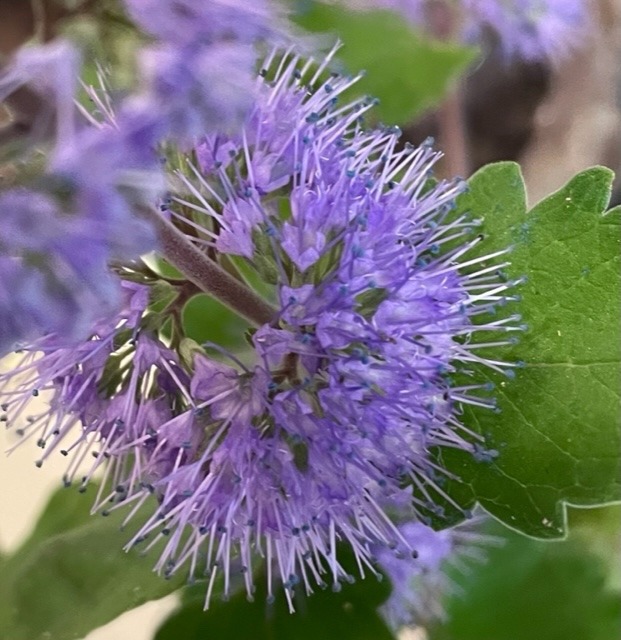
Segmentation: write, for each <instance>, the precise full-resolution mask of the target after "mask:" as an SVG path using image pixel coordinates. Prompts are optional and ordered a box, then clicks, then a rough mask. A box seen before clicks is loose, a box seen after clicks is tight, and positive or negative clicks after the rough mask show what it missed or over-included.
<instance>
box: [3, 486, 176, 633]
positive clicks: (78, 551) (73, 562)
mask: <svg viewBox="0 0 621 640" xmlns="http://www.w3.org/2000/svg"><path fill="white" fill-rule="evenodd" d="M90 504H91V500H90V498H89V497H88V493H87V494H86V496H84V495H82V494H79V493H77V492H75V491H70V490H68V489H61V490H59V491H58V492H57V493H55V494H54V495H53V496H52V498H51V500H50V502H49V503H48V506H47V508H46V509H45V511H44V513H43V514H42V515H41V517H40V519H39V521H38V522H37V525H36V526H35V529H34V531H33V532H32V534H31V536H30V537H29V538H28V540H27V541H26V542H25V543H24V545H23V546H22V547H21V548H20V549H19V550H18V551H17V552H16V553H15V554H13V555H12V556H9V557H8V558H5V559H4V561H3V565H2V573H1V575H0V636H1V637H2V639H3V640H70V639H74V638H82V637H84V636H85V635H86V634H87V633H88V632H89V631H91V630H92V629H95V628H96V627H99V626H101V625H103V624H105V623H107V622H109V621H110V620H113V619H114V618H116V617H117V616H119V615H120V614H122V613H123V612H125V611H128V610H129V609H133V608H134V607H137V606H139V605H141V604H143V603H144V602H147V601H149V600H154V599H157V598H162V597H163V596H165V595H168V594H169V593H171V592H173V591H175V590H177V589H178V588H179V587H180V586H181V584H182V583H183V581H184V578H183V576H179V577H175V578H173V579H171V580H168V581H167V580H165V579H164V578H162V577H160V576H158V575H156V574H155V573H154V572H153V565H154V563H155V561H156V558H157V556H156V555H155V554H149V555H148V556H147V557H142V556H140V555H139V554H138V553H137V552H136V551H130V552H129V553H124V552H123V550H122V548H123V546H124V545H125V544H126V543H127V542H128V541H129V540H130V538H131V536H132V533H131V532H130V531H123V532H122V531H120V530H119V528H120V521H121V519H122V517H123V514H121V513H118V512H115V513H113V514H111V515H110V516H109V517H107V518H102V517H101V516H89V508H90Z"/></svg>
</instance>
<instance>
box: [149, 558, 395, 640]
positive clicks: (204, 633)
mask: <svg viewBox="0 0 621 640" xmlns="http://www.w3.org/2000/svg"><path fill="white" fill-rule="evenodd" d="M345 554H346V551H345V550H343V553H342V554H341V555H340V556H339V557H340V558H341V559H342V558H343V555H345ZM348 561H349V562H348ZM351 561H352V558H351V557H350V558H346V559H345V562H346V566H347V565H351V564H352V562H351ZM350 568H351V571H352V573H353V572H354V571H355V569H354V567H353V566H350ZM265 584H266V578H265V574H264V573H263V572H261V573H260V575H258V576H257V577H256V585H257V591H256V593H255V595H254V602H248V600H247V598H246V592H245V589H242V590H241V591H240V592H238V593H237V594H236V595H235V596H233V597H232V598H231V599H230V600H229V601H227V602H213V601H212V603H211V606H210V609H209V610H208V611H203V600H204V596H203V597H202V598H200V599H197V598H195V597H193V596H192V597H188V598H184V606H182V607H181V608H180V609H179V610H178V611H176V612H174V613H173V614H172V615H171V617H170V618H169V619H168V620H166V622H164V624H163V625H162V627H161V628H160V629H159V631H158V632H157V634H156V636H155V640H178V639H179V638H183V640H207V639H211V638H214V639H215V638H218V639H220V638H222V639H224V638H252V639H253V640H292V639H293V638H295V640H306V639H308V640H317V639H318V638H326V639H332V638H334V639H335V640H348V639H351V640H394V636H393V635H392V633H391V632H390V630H389V629H388V628H387V627H386V625H385V623H384V622H383V620H382V619H381V618H380V616H379V615H378V613H377V607H378V606H379V605H380V604H381V603H382V602H383V601H384V600H385V599H386V598H387V597H388V595H389V593H390V584H389V583H388V581H387V580H384V581H382V582H378V581H377V580H376V579H375V578H373V577H368V578H366V579H365V580H359V581H357V582H356V583H355V584H353V585H345V586H344V587H343V588H342V590H341V591H339V592H338V593H335V592H333V591H332V589H330V588H327V589H326V590H324V591H321V590H317V591H316V592H315V593H314V594H312V595H311V596H310V597H306V596H305V595H302V590H303V587H301V586H298V587H297V589H296V596H295V598H294V603H295V608H296V611H295V613H293V614H292V613H290V612H289V609H288V607H287V603H286V600H285V597H284V594H283V593H282V587H280V586H278V587H277V589H278V590H279V592H278V593H277V594H275V595H276V598H275V601H274V602H273V603H272V604H267V603H266V600H267V593H266V587H265ZM190 590H191V593H192V594H196V593H197V587H191V588H190ZM298 592H299V593H298ZM203 594H204V591H203Z"/></svg>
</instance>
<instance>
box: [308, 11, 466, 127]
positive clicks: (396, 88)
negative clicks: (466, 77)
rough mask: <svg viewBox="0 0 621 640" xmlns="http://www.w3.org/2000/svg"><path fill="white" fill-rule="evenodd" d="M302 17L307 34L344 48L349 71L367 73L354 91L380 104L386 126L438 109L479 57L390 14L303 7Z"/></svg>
mask: <svg viewBox="0 0 621 640" xmlns="http://www.w3.org/2000/svg"><path fill="white" fill-rule="evenodd" d="M298 11H299V13H298V16H297V21H298V22H299V23H300V24H301V25H302V26H303V27H304V28H306V29H308V30H310V31H315V32H325V33H330V34H334V37H335V40H336V39H337V38H338V39H340V40H341V41H342V42H343V44H344V46H343V48H342V49H341V50H340V51H339V53H338V56H339V59H340V60H342V61H343V62H344V63H345V65H346V67H347V70H348V71H349V72H350V73H354V74H355V73H358V72H359V71H361V70H364V71H366V75H365V77H364V78H363V79H362V80H361V81H360V82H358V83H357V85H356V91H357V92H358V94H367V95H370V96H373V97H374V98H379V100H380V103H379V104H378V105H377V107H376V108H375V109H374V113H375V114H376V115H377V116H378V117H379V118H381V119H383V120H384V121H385V122H386V123H388V124H406V123H408V122H410V121H411V120H412V119H413V118H414V117H415V116H417V115H418V114H420V113H421V111H423V110H424V109H427V108H429V107H432V106H434V105H435V104H437V103H439V102H440V101H441V100H442V98H443V97H444V96H445V94H446V92H447V90H448V88H449V87H450V84H451V82H452V81H453V80H455V79H456V78H457V77H458V76H459V74H460V73H462V72H463V71H464V70H465V69H466V68H467V67H468V65H469V64H470V63H471V62H472V61H473V60H474V58H475V56H476V50H475V49H473V48H471V47H466V46H463V45H459V44H455V43H446V42H440V41H437V40H431V39H429V38H426V37H423V36H422V35H421V34H420V33H418V32H416V31H414V30H413V29H412V28H411V27H410V26H409V25H408V24H407V22H406V21H405V20H403V19H402V18H400V17H399V16H398V15H397V14H396V13H393V12H390V11H354V10H351V9H346V8H344V7H339V6H333V5H328V4H324V3H321V2H305V3H303V8H299V9H298Z"/></svg>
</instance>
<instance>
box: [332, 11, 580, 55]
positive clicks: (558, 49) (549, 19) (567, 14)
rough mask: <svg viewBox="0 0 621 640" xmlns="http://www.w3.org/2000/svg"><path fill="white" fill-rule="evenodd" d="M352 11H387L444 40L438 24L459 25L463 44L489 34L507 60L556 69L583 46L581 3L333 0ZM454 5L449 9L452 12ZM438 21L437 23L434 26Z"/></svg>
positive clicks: (441, 29) (478, 40)
mask: <svg viewBox="0 0 621 640" xmlns="http://www.w3.org/2000/svg"><path fill="white" fill-rule="evenodd" d="M338 1H344V3H345V4H347V5H348V6H350V7H352V8H356V9H391V10H394V11H398V12H399V13H401V14H402V15H404V16H405V17H406V19H407V20H409V21H410V22H411V23H412V24H414V25H416V26H418V27H422V28H423V29H425V30H429V31H430V32H431V33H432V34H437V33H438V29H440V31H442V33H443V35H447V33H446V30H447V29H448V31H450V30H451V27H450V24H449V25H445V24H443V22H445V21H446V19H447V18H449V16H450V15H451V12H454V15H453V16H452V17H451V18H450V21H451V22H453V23H456V24H459V25H460V27H459V31H460V33H459V34H457V35H459V36H461V38H462V39H463V40H464V41H465V42H469V43H478V42H481V41H484V40H485V39H486V34H487V32H488V31H491V32H492V33H493V34H494V36H495V38H496V39H497V40H498V43H499V46H500V50H501V52H502V53H503V55H504V56H505V58H506V59H508V60H509V59H514V58H519V59H522V60H525V61H527V62H545V61H551V62H553V63H556V62H558V61H560V60H562V59H564V58H565V57H567V56H568V55H569V54H570V53H571V51H573V50H574V49H576V48H578V47H579V46H580V45H581V43H584V42H585V41H586V37H587V35H588V32H589V24H590V20H589V14H588V7H587V4H586V2H585V0H460V2H455V3H453V2H449V1H448V0H440V1H438V0H338ZM451 5H453V6H451ZM438 21H440V22H438Z"/></svg>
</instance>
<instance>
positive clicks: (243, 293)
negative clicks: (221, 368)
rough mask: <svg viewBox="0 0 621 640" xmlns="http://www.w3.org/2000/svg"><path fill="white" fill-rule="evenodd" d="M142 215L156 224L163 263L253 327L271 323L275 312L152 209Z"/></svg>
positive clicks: (146, 209)
mask: <svg viewBox="0 0 621 640" xmlns="http://www.w3.org/2000/svg"><path fill="white" fill-rule="evenodd" d="M143 212H144V213H145V214H146V216H147V217H148V218H149V219H150V220H151V221H152V222H153V223H154V225H155V228H156V230H157V233H158V235H159V239H160V243H161V250H162V254H163V255H164V257H165V258H166V260H168V262H170V264H172V265H173V266H174V267H176V268H177V269H179V271H181V272H182V273H183V274H184V275H185V277H186V278H187V279H188V280H189V281H190V282H193V283H194V284H195V285H196V286H197V287H199V289H200V290H201V291H204V292H205V293H208V294H209V295H211V296H213V297H214V298H216V299H217V300H219V301H220V302H222V303H223V304H225V305H226V306H227V307H229V308H230V309H232V310H233V311H235V312H236V313H238V314H239V315H241V316H243V317H244V318H246V320H248V321H250V322H251V323H252V324H254V325H255V326H261V325H263V324H269V323H270V322H272V320H273V319H274V317H275V316H276V309H274V308H273V307H272V306H271V305H269V304H268V303H267V302H265V300H263V299H262V298H260V297H259V296H258V295H257V294H256V293H254V292H253V291H251V290H250V289H248V287H246V286H245V285H243V284H242V283H241V282H239V280H236V279H235V278H234V277H233V276H231V275H230V274H229V273H227V272H226V271H225V270H224V269H223V268H222V267H221V266H220V265H218V264H216V263H215V262H213V261H212V260H210V259H209V258H208V257H207V256H206V255H204V254H203V253H202V252H201V251H199V249H197V248H196V247H195V246H194V245H193V244H192V243H191V242H190V241H189V240H188V239H187V238H186V236H185V235H184V234H183V233H182V232H181V231H179V229H177V227H175V226H174V225H173V224H172V223H171V222H169V221H168V220H166V219H165V218H164V217H162V216H161V215H160V214H159V213H158V212H157V211H156V210H155V209H151V208H144V209H143Z"/></svg>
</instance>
